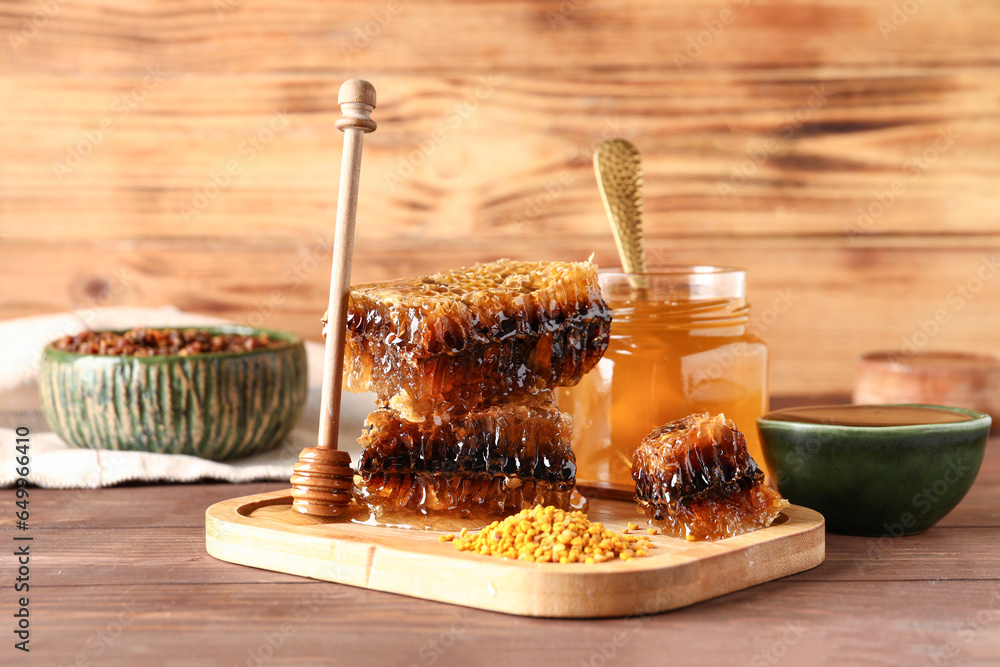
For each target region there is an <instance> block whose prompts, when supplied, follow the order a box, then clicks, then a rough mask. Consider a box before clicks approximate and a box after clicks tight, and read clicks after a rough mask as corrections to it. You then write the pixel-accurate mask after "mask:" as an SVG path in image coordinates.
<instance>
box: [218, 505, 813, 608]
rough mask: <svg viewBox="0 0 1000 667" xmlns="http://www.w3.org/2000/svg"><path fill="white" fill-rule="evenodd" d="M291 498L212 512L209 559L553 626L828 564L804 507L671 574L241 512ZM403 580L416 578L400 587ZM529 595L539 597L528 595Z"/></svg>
mask: <svg viewBox="0 0 1000 667" xmlns="http://www.w3.org/2000/svg"><path fill="white" fill-rule="evenodd" d="M283 496H287V491H274V492H269V493H265V494H258V495H256V496H246V497H242V498H234V499H231V500H227V501H222V502H220V503H216V504H215V505H212V506H211V507H209V508H208V509H207V510H206V550H207V551H208V553H209V554H210V555H211V556H213V557H215V558H218V559H220V560H224V561H228V562H232V563H237V564H241V565H247V566H251V567H259V568H261V569H266V570H271V571H277V572H283V573H287V574H294V575H298V576H304V577H309V578H313V579H319V580H324V581H332V582H336V583H343V584H348V585H352V586H358V587H362V588H368V589H371V590H379V591H384V592H390V593H396V594H401V595H407V596H410V597H419V598H423V599H427V600H433V601H437V602H445V603H449V604H457V605H462V606H468V607H474V608H479V609H486V610H489V611H498V612H503V613H508V614H514V615H520V616H536V617H554V618H600V617H627V616H638V615H646V614H653V613H661V612H664V611H670V610H673V609H678V608H681V607H685V606H689V605H691V604H696V603H698V602H702V601H705V600H708V599H712V598H715V597H719V596H721V595H726V594H728V593H732V592H735V591H738V590H742V589H745V588H749V587H751V586H756V585H759V584H761V583H765V582H768V581H772V580H775V579H779V578H782V577H785V576H789V575H792V574H796V573H798V572H802V571H805V570H808V569H811V568H813V567H816V566H818V565H819V564H821V563H822V562H823V560H824V558H825V545H826V542H825V523H824V520H823V517H822V516H821V515H820V514H819V513H817V512H814V511H813V510H809V509H807V508H802V507H797V506H790V507H789V508H788V510H786V512H787V514H788V515H789V519H788V521H786V522H785V523H784V524H782V525H780V526H775V527H774V529H773V530H774V531H775V532H777V533H778V535H777V536H775V535H774V534H773V533H772V535H771V536H770V537H767V536H762V535H761V533H760V532H757V533H751V534H748V535H744V536H740V537H739V538H733V539H734V540H740V539H744V540H747V541H749V542H750V544H748V545H746V546H744V547H740V548H737V549H735V550H720V551H719V552H718V553H716V554H712V555H710V556H707V557H706V556H699V557H696V558H684V557H683V551H682V552H680V553H679V557H677V558H674V559H673V560H674V561H675V562H674V564H673V565H670V566H668V567H664V566H663V561H662V560H661V559H650V560H649V561H646V560H645V559H637V560H635V561H630V562H628V563H625V562H622V563H609V564H605V565H602V566H600V568H601V569H593V570H588V571H580V570H572V569H560V568H565V566H558V565H552V564H539V563H521V562H511V561H502V560H495V559H484V558H482V557H480V556H478V555H474V554H468V553H459V552H447V551H442V552H441V553H440V554H436V553H422V552H413V551H407V550H405V549H397V548H392V547H387V546H385V545H374V544H364V543H355V542H351V541H349V540H340V539H335V538H331V537H330V536H329V535H317V534H312V533H311V532H310V529H311V528H312V527H311V526H289V527H287V528H286V529H284V530H280V531H279V530H275V529H273V528H269V527H260V526H255V525H254V521H253V519H252V518H250V517H247V516H244V515H243V514H241V513H240V509H241V508H246V507H247V505H248V504H251V503H258V504H267V503H268V502H269V501H274V500H276V499H279V498H282V497H283ZM258 506H259V505H258ZM768 530H772V529H768ZM286 532H288V533H292V534H295V535H296V544H295V546H290V545H289V544H288V540H287V536H286V535H285V533H286ZM714 544H716V545H718V544H721V543H714ZM700 545H701V546H702V547H704V546H706V544H705V543H700ZM441 558H448V559H449V563H448V572H447V578H445V577H443V576H441V575H440V574H439V573H437V572H438V571H439V569H440V559H441ZM657 561H659V562H657ZM511 566H514V567H511ZM399 572H410V573H413V575H412V576H410V577H408V578H405V579H402V580H401V579H400V577H399ZM419 573H424V575H431V576H421V575H420V574H419ZM501 573H502V577H501V576H500V575H501ZM542 573H543V574H542ZM501 578H502V580H503V581H502V582H501V581H500V579H501ZM510 591H515V592H516V591H520V592H521V593H520V594H517V593H513V594H512V593H511V592H510ZM524 591H530V594H529V595H527V596H525V595H524ZM639 600H641V603H640V602H639Z"/></svg>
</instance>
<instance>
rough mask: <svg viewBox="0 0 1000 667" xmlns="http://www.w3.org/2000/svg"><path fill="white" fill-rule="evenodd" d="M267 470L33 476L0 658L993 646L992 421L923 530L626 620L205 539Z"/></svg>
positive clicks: (482, 657) (995, 463) (999, 442)
mask: <svg viewBox="0 0 1000 667" xmlns="http://www.w3.org/2000/svg"><path fill="white" fill-rule="evenodd" d="M285 486H286V485H284V484H280V483H267V484H241V485H230V484H214V483H213V484H194V485H156V486H127V487H119V488H108V489H100V490H48V489H32V490H31V510H32V513H31V518H32V521H33V526H32V528H31V533H32V534H33V536H34V540H33V542H31V547H30V548H31V573H30V578H31V579H30V584H31V591H30V612H31V632H32V634H31V643H30V647H31V653H30V655H28V656H26V655H24V654H22V653H21V652H19V651H16V650H15V649H14V648H13V643H14V641H15V640H13V639H11V629H12V619H11V611H12V610H13V609H14V608H15V607H14V605H15V604H16V602H15V600H14V598H13V593H12V592H11V586H9V585H8V584H9V583H10V582H11V581H12V580H13V578H14V574H13V571H14V566H15V565H14V558H13V557H12V556H10V555H7V556H6V557H4V558H3V568H2V571H3V572H4V578H5V579H6V580H7V581H4V582H3V589H4V595H3V599H4V603H3V614H2V616H3V617H4V618H6V619H7V620H6V621H5V622H4V623H3V626H4V627H3V635H4V636H5V637H6V640H5V645H4V646H3V648H2V649H0V656H2V658H0V664H22V662H26V660H25V658H32V661H31V662H32V663H33V664H46V665H70V664H72V665H84V666H85V665H119V664H120V665H140V664H141V665H186V666H197V665H226V666H227V667H228V666H230V665H251V666H252V665H283V664H292V665H314V664H341V665H403V666H409V665H418V666H421V665H493V664H497V665H500V664H502V665H522V664H535V663H538V664H553V665H557V664H558V665H572V666H574V667H576V666H577V665H594V666H600V665H613V664H642V665H656V664H666V662H667V659H668V658H669V660H670V664H693V665H694V664H727V665H728V664H750V665H753V666H758V665H778V664H787V665H801V664H853V665H858V664H880V665H881V664H894V665H895V664H907V665H909V664H913V665H944V664H948V665H965V664H994V665H995V664H1000V439H997V438H994V439H993V440H991V442H990V445H989V449H988V452H987V455H986V460H985V462H984V464H983V469H982V471H981V472H980V474H979V478H978V479H977V481H976V483H975V485H974V486H973V488H972V490H971V491H970V492H969V494H968V496H967V497H966V498H965V500H964V501H963V502H962V503H961V504H960V505H959V506H958V507H957V508H956V509H955V510H954V511H953V512H952V513H951V514H950V515H949V516H948V517H946V518H945V519H944V520H943V521H942V522H941V523H940V524H939V525H937V526H936V527H934V528H932V529H931V530H930V531H928V532H927V533H925V534H923V535H920V536H916V537H908V538H902V539H891V538H880V539H871V538H860V537H845V536H840V535H833V534H828V535H827V556H826V562H825V563H823V565H821V566H820V567H817V568H815V569H813V570H811V571H808V572H803V573H801V574H798V575H795V576H791V577H787V578H785V579H782V580H779V581H775V582H771V583H767V584H764V585H761V586H757V587H755V588H752V589H749V590H745V591H742V592H739V593H735V594H731V595H727V596H724V597H721V598H717V599H714V600H710V601H708V602H704V603H701V604H697V605H694V606H692V607H688V608H685V609H681V610H677V611H674V612H670V613H665V614H659V615H656V616H650V617H638V618H628V619H605V620H583V621H580V620H551V619H533V618H521V617H515V616H508V615H504V614H498V613H492V612H485V611H477V610H473V609H465V608H462V607H455V606H450V605H446V604H440V603H434V602H426V601H423V600H418V599H411V598H406V597H402V596H398V595H392V594H388V593H380V592H373V591H367V590H363V589H360V588H352V587H349V586H343V585H338V584H331V583H326V582H320V581H314V580H310V579H304V578H300V577H295V576H290V575H285V574H277V573H273V572H268V571H264V570H258V569H253V568H249V567H243V566H239V565H233V564H230V563H226V562H222V561H218V560H216V559H214V558H212V557H211V556H209V555H208V554H207V553H206V552H205V534H204V533H205V526H204V514H205V509H206V508H207V507H208V506H209V505H211V504H213V503H215V502H218V501H221V500H225V499H228V498H233V497H236V496H244V495H249V494H254V493H260V492H263V491H270V490H276V489H281V488H283V487H285ZM4 495H5V497H7V498H8V501H7V502H8V503H9V504H10V505H11V506H13V504H14V498H13V493H11V492H7V493H5V494H4ZM12 509H13V508H12ZM9 514H13V511H11V512H10V513H9ZM11 524H12V521H8V520H7V519H6V518H5V519H4V522H3V525H2V529H3V539H4V540H5V543H6V544H7V545H11V544H14V542H12V537H13V533H14V532H15V531H13V530H12V525H11Z"/></svg>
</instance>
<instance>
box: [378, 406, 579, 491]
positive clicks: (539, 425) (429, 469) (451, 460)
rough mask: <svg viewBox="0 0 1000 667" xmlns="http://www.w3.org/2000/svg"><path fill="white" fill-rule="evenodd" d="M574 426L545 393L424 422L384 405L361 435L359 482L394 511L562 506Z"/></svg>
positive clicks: (572, 469) (569, 480) (571, 477)
mask: <svg viewBox="0 0 1000 667" xmlns="http://www.w3.org/2000/svg"><path fill="white" fill-rule="evenodd" d="M443 417H444V418H447V420H445V419H444V418H443ZM570 429H571V420H570V418H569V416H568V415H565V414H563V413H562V412H559V410H558V408H556V406H555V404H554V403H553V402H552V399H551V396H550V395H549V393H548V392H545V393H543V394H540V395H538V396H532V397H528V398H527V399H525V400H524V401H522V402H517V403H503V404H497V405H492V406H488V407H484V408H481V409H478V410H476V411H473V412H469V413H465V414H460V415H451V414H450V413H448V412H443V413H442V415H439V416H434V417H429V418H428V419H426V420H424V421H422V422H410V421H407V420H406V419H404V418H402V416H401V415H400V414H399V413H397V412H396V411H394V410H392V409H391V408H386V407H381V408H378V409H376V410H375V411H374V412H372V413H371V414H370V415H368V419H367V421H366V422H365V430H364V433H363V434H362V436H361V438H359V440H358V442H360V443H361V445H362V446H363V447H364V450H363V451H362V453H361V458H360V459H359V461H358V473H359V474H360V475H361V477H362V480H363V481H362V484H361V486H362V487H363V488H364V489H365V490H366V492H367V493H368V494H369V495H370V496H377V497H378V498H379V499H381V501H380V502H379V503H377V504H381V505H383V506H386V507H391V508H392V509H404V508H407V509H422V510H430V511H434V510H441V509H470V508H473V507H476V508H478V509H484V508H485V509H489V510H496V511H502V510H505V509H510V508H514V507H517V508H520V507H522V506H528V505H531V504H533V503H535V502H536V501H537V502H542V500H544V501H545V502H546V503H547V504H560V505H561V506H564V504H563V502H564V500H565V499H568V493H569V492H570V491H572V489H573V485H574V483H575V479H576V462H575V459H574V456H573V450H572V448H571V447H570V444H569V443H570ZM564 495H565V499H564V498H563V496H564ZM525 503H526V504H525ZM484 506H485V507H484Z"/></svg>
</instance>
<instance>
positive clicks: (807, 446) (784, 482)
mask: <svg viewBox="0 0 1000 667" xmlns="http://www.w3.org/2000/svg"><path fill="white" fill-rule="evenodd" d="M991 421H992V420H991V419H990V417H989V415H986V414H983V413H981V412H977V411H975V410H966V409H963V408H952V407H945V406H936V405H919V404H901V405H827V406H809V407H801V408H789V409H785V410H776V411H773V412H770V413H768V414H766V415H764V416H763V417H761V418H760V419H758V420H757V428H758V431H759V433H760V437H761V442H762V445H763V452H764V460H765V461H766V462H767V465H768V468H769V469H770V470H771V472H772V475H773V479H774V481H775V483H776V484H777V486H778V490H779V491H780V492H781V495H783V496H784V497H785V498H787V499H788V500H789V501H790V502H792V503H794V504H796V505H802V506H805V507H809V508H812V509H814V510H817V511H818V512H820V513H821V514H823V516H824V517H825V518H826V525H827V528H828V529H829V530H830V531H832V532H835V533H842V534H847V535H868V536H881V535H891V536H894V537H898V536H902V535H915V534H918V533H922V532H924V531H925V530H927V529H928V528H930V527H931V526H933V525H934V524H935V523H937V522H938V521H939V520H940V519H941V518H943V517H944V516H945V515H946V514H947V513H948V512H950V511H951V510H952V509H953V508H954V507H955V506H956V505H957V504H958V503H959V502H960V501H961V500H962V498H964V497H965V494H966V493H967V492H968V490H969V488H970V487H971V486H972V483H973V481H974V480H975V478H976V475H977V474H978V472H979V467H980V465H981V464H982V460H983V454H984V452H985V449H986V441H987V437H988V435H989V430H990V423H991Z"/></svg>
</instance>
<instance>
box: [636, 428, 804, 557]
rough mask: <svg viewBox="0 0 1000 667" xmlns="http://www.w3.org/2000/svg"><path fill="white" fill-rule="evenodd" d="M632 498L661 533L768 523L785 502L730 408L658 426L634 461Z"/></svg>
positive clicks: (707, 532) (692, 534)
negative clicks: (727, 411)
mask: <svg viewBox="0 0 1000 667" xmlns="http://www.w3.org/2000/svg"><path fill="white" fill-rule="evenodd" d="M632 478H633V479H634V480H635V498H636V501H637V502H638V503H639V506H640V508H641V509H642V510H643V511H645V513H646V515H647V516H648V517H649V519H650V523H651V524H653V525H657V526H659V527H661V528H662V529H663V532H664V534H667V535H672V536H674V537H682V538H685V539H688V540H717V539H724V538H727V537H735V536H736V535H741V534H743V533H747V532H750V531H752V530H756V529H758V528H764V527H766V526H769V525H771V523H772V522H773V521H774V520H775V519H776V518H777V517H778V515H779V514H780V513H781V510H782V509H784V508H785V507H787V506H788V502H787V501H786V500H784V499H783V498H781V496H779V495H778V494H777V492H775V491H774V490H772V489H771V488H770V487H768V486H766V485H765V484H764V473H763V472H761V470H760V468H759V467H758V466H757V464H756V462H755V461H754V460H753V458H752V457H751V456H750V453H749V452H748V451H747V445H746V438H745V437H744V436H743V434H742V433H741V432H740V431H739V429H737V428H736V425H735V424H734V423H733V422H732V421H731V420H728V419H726V417H725V415H722V414H720V415H716V416H715V417H711V416H709V414H708V413H700V414H693V415H689V416H687V417H685V418H683V419H679V420H677V421H674V422H670V423H668V424H665V425H664V426H661V427H659V428H657V429H654V430H653V431H652V432H651V433H650V434H649V435H647V436H646V437H645V438H644V439H643V441H642V443H640V445H639V447H638V448H637V449H636V451H635V454H634V456H633V463H632Z"/></svg>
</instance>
